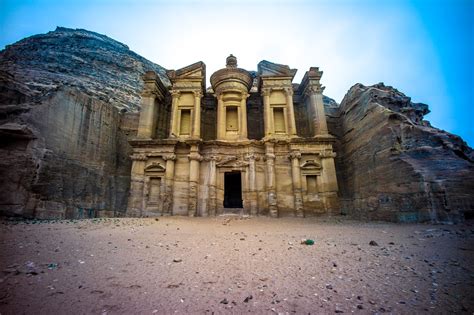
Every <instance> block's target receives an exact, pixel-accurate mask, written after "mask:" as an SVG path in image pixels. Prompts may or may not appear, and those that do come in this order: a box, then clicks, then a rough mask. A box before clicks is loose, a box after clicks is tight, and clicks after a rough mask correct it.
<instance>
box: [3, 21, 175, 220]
mask: <svg viewBox="0 0 474 315" xmlns="http://www.w3.org/2000/svg"><path fill="white" fill-rule="evenodd" d="M147 70H154V71H155V72H157V73H158V74H159V75H161V76H162V80H163V81H164V82H165V84H169V82H168V81H167V78H166V77H165V76H164V73H165V69H163V68H162V67H160V66H158V65H155V64H153V63H151V62H149V61H147V60H146V59H144V58H142V57H140V56H138V55H136V54H135V53H133V52H132V51H130V50H129V49H128V47H127V46H125V45H123V44H121V43H119V42H116V41H114V40H112V39H110V38H108V37H106V36H104V35H100V34H96V33H93V32H89V31H85V30H71V29H65V28H58V29H57V30H56V31H54V32H50V33H48V34H42V35H36V36H33V37H30V38H27V39H24V40H21V41H19V42H18V43H15V44H13V45H10V46H8V47H7V48H6V49H5V50H3V51H1V52H0V154H1V156H2V159H0V187H1V188H2V189H1V190H0V215H6V216H22V217H29V218H77V217H89V216H113V215H115V216H120V215H122V214H123V213H124V212H125V210H126V206H127V198H128V191H129V185H130V164H131V163H130V159H129V153H130V149H131V148H130V146H129V144H128V142H127V139H128V138H130V137H133V136H134V135H135V133H136V125H137V123H138V113H136V111H137V109H139V107H140V96H139V93H140V91H141V89H142V87H143V81H142V80H141V75H142V74H143V73H145V71H147ZM127 111H129V112H127ZM130 111H132V112H133V113H130Z"/></svg>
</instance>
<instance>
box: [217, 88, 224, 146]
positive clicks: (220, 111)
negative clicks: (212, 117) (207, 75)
mask: <svg viewBox="0 0 474 315" xmlns="http://www.w3.org/2000/svg"><path fill="white" fill-rule="evenodd" d="M224 138H225V107H224V100H223V95H222V93H219V94H218V95H217V140H224Z"/></svg>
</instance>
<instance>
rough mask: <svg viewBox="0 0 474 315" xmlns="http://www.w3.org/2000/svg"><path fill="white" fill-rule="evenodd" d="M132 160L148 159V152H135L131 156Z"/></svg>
mask: <svg viewBox="0 0 474 315" xmlns="http://www.w3.org/2000/svg"><path fill="white" fill-rule="evenodd" d="M130 159H131V160H132V161H146V160H147V159H148V157H147V156H146V154H140V153H134V154H132V155H131V156H130Z"/></svg>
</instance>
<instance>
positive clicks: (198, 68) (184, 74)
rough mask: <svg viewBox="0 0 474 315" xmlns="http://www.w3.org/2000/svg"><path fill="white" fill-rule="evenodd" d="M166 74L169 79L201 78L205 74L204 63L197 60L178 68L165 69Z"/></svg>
mask: <svg viewBox="0 0 474 315" xmlns="http://www.w3.org/2000/svg"><path fill="white" fill-rule="evenodd" d="M166 75H167V76H168V77H169V78H170V80H176V79H186V78H189V79H191V78H203V77H205V76H206V64H205V63H204V62H202V61H198V62H196V63H193V64H192V65H189V66H186V67H184V68H181V69H178V70H168V71H166Z"/></svg>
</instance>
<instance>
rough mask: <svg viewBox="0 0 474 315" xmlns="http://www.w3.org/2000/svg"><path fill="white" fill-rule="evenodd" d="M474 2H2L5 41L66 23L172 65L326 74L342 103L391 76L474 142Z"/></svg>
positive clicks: (1, 38)
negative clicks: (263, 64)
mask: <svg viewBox="0 0 474 315" xmlns="http://www.w3.org/2000/svg"><path fill="white" fill-rule="evenodd" d="M473 21H474V0H464V1H462V0H450V1H448V0H438V1H437V0H432V1H428V0H425V1H403V0H400V1H391V0H386V1H382V0H379V1H369V0H366V1H338V0H335V1H329V0H326V1H304V0H291V1H290V0H282V1H278V0H277V1H270V0H268V1H265V0H262V1H247V0H240V1H237V0H235V1H225V0H220V1H215V0H209V1H184V0H175V1H171V0H169V1H152V0H148V1H132V0H115V1H112V0H104V1H89V0H82V1H76V0H70V1H65V0H64V1H33V0H30V1H20V0H18V1H9V0H0V48H1V49H3V48H4V47H5V45H8V44H11V43H13V42H16V41H18V40H20V39H22V38H24V37H27V36H31V35H34V34H38V33H46V32H48V31H51V30H54V29H55V28H56V26H65V27H71V28H85V29H88V30H91V31H95V32H98V33H102V34H106V35H107V36H109V37H111V38H114V39H116V40H118V41H121V42H123V43H125V44H127V45H128V46H129V47H130V49H132V50H134V51H135V52H137V53H139V54H141V55H142V56H144V57H145V58H147V59H149V60H151V61H153V62H155V63H158V64H160V65H162V66H164V67H165V68H168V69H177V68H181V67H184V66H186V65H188V64H191V63H194V62H196V61H199V60H202V61H204V62H205V63H206V65H207V74H208V78H209V76H210V74H211V73H212V72H213V71H215V70H217V69H219V68H221V67H222V66H223V65H224V63H225V57H226V56H227V55H229V54H230V53H232V54H234V55H236V56H237V57H238V60H239V66H240V67H243V68H246V69H248V70H255V69H256V66H257V63H258V62H259V61H260V60H262V59H266V60H269V61H273V62H277V63H284V64H288V65H289V66H290V67H292V68H297V69H298V73H297V76H296V78H295V82H297V83H298V82H300V80H301V78H302V76H303V74H304V72H305V71H306V70H307V69H308V68H309V67H310V66H319V67H320V68H321V69H322V70H323V71H324V75H323V79H322V81H323V84H324V85H325V86H326V90H325V94H327V95H328V96H330V97H332V98H334V99H335V100H336V101H338V102H340V101H341V100H342V98H343V96H344V94H345V93H346V92H347V90H348V89H349V88H350V87H351V86H352V85H353V84H355V83H357V82H360V83H362V84H365V85H370V84H375V83H378V82H384V83H385V84H387V85H392V86H394V87H396V88H397V89H398V90H400V91H402V92H403V93H405V94H406V95H408V96H410V97H412V99H413V101H415V102H423V103H426V104H428V105H429V106H430V109H431V111H432V112H431V113H430V114H429V115H428V116H427V117H426V118H427V119H428V120H430V121H431V123H432V124H433V125H434V126H436V127H438V128H440V129H444V130H447V131H449V132H452V133H454V134H458V135H460V136H462V137H463V139H464V140H466V141H467V142H468V143H469V144H470V145H471V146H474V110H473V105H474V104H473V103H474V102H473V91H474V61H473V59H474V57H473V56H474V51H473V50H474V49H473V42H474V22H473Z"/></svg>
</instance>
